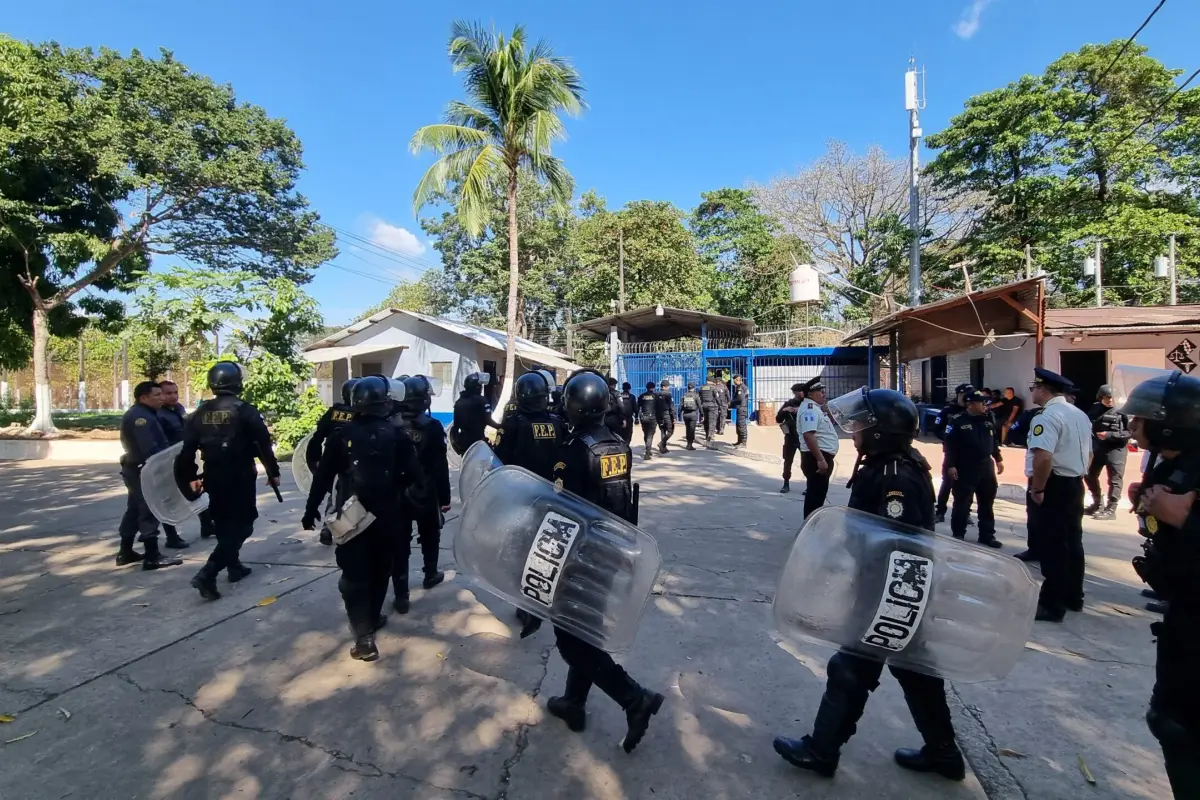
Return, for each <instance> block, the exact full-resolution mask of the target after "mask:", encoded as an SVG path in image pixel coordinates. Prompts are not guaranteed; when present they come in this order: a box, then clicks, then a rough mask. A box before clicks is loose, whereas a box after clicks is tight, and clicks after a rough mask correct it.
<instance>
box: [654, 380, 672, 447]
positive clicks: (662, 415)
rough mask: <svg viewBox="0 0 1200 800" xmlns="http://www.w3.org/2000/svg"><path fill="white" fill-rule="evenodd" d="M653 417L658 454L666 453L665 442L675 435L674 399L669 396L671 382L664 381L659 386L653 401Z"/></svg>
mask: <svg viewBox="0 0 1200 800" xmlns="http://www.w3.org/2000/svg"><path fill="white" fill-rule="evenodd" d="M654 417H655V419H657V420H658V432H659V440H658V452H660V453H665V452H667V440H668V439H670V438H671V434H673V433H675V398H674V396H673V395H672V394H671V382H670V381H668V380H664V381H663V382H662V383H661V384H660V385H659V390H658V394H657V395H656V396H655V399H654Z"/></svg>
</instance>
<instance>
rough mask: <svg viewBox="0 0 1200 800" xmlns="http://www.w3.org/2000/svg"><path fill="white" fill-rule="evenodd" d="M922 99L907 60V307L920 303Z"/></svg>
mask: <svg viewBox="0 0 1200 800" xmlns="http://www.w3.org/2000/svg"><path fill="white" fill-rule="evenodd" d="M924 105H925V102H924V98H922V97H920V94H919V92H918V91H917V65H916V59H913V58H910V59H909V60H908V72H906V73H904V108H905V109H906V110H907V111H908V151H909V156H910V163H909V170H908V227H909V229H910V230H911V231H912V244H911V245H910V250H909V261H908V304H909V306H911V307H913V308H915V307H917V306H919V305H920V304H921V187H920V177H921V121H920V119H919V118H918V117H917V113H918V112H919V111H920V110H921V109H922V108H923V107H924Z"/></svg>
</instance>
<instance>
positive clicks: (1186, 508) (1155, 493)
mask: <svg viewBox="0 0 1200 800" xmlns="http://www.w3.org/2000/svg"><path fill="white" fill-rule="evenodd" d="M1121 413H1122V414H1125V415H1127V416H1128V417H1129V418H1130V422H1131V428H1132V431H1133V438H1134V439H1135V440H1136V441H1137V443H1138V445H1139V446H1141V447H1145V448H1147V449H1149V450H1150V451H1152V452H1153V453H1154V460H1152V461H1151V467H1150V469H1149V471H1148V472H1147V473H1146V475H1145V477H1144V479H1143V483H1142V484H1141V485H1140V486H1131V487H1130V494H1131V496H1132V497H1133V498H1134V499H1135V508H1136V511H1137V514H1138V520H1139V528H1140V530H1141V533H1142V534H1143V535H1144V536H1145V537H1146V542H1145V544H1144V545H1143V547H1144V548H1145V551H1146V552H1145V555H1143V556H1138V557H1137V558H1135V559H1134V560H1133V565H1134V568H1135V569H1136V570H1137V573H1138V575H1139V576H1141V578H1142V580H1144V581H1145V582H1146V583H1148V584H1149V585H1150V588H1151V589H1153V590H1154V592H1155V593H1156V594H1157V595H1159V596H1160V597H1161V598H1163V599H1164V600H1165V601H1167V607H1166V609H1165V613H1164V615H1163V618H1162V620H1161V621H1158V622H1154V623H1152V624H1151V625H1150V630H1151V632H1152V633H1153V634H1154V635H1155V637H1156V638H1157V640H1158V643H1157V647H1158V658H1157V664H1156V667H1155V683H1154V692H1153V694H1152V695H1151V697H1150V710H1149V712H1148V713H1147V714H1146V723H1147V724H1148V725H1149V727H1150V731H1151V733H1153V734H1154V737H1155V738H1156V739H1158V742H1159V744H1160V745H1161V747H1162V751H1163V757H1164V759H1165V760H1166V766H1167V778H1168V779H1169V780H1170V782H1171V789H1172V791H1173V793H1174V795H1175V797H1178V798H1184V797H1188V798H1191V797H1200V692H1197V690H1196V676H1197V675H1198V674H1200V550H1198V549H1197V547H1196V542H1197V541H1200V508H1197V507H1196V506H1195V505H1194V500H1195V496H1196V491H1197V490H1198V489H1200V379H1197V378H1195V377H1193V376H1191V375H1184V374H1183V373H1181V372H1173V373H1171V374H1169V375H1163V376H1160V377H1155V378H1151V379H1150V380H1148V381H1145V382H1143V383H1141V384H1139V385H1138V386H1137V387H1135V388H1134V389H1133V391H1131V392H1130V393H1129V398H1128V399H1127V400H1126V402H1125V404H1124V405H1123V406H1122V407H1121Z"/></svg>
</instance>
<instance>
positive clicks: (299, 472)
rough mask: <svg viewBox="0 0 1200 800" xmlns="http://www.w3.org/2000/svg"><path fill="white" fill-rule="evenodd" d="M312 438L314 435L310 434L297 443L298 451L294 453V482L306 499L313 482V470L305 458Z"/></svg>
mask: <svg viewBox="0 0 1200 800" xmlns="http://www.w3.org/2000/svg"><path fill="white" fill-rule="evenodd" d="M313 433H316V431H313ZM312 437H313V435H312V433H310V434H308V435H307V436H305V437H304V438H303V439H301V440H300V441H298V442H296V449H295V450H293V451H292V480H294V481H295V482H296V487H297V488H298V489H299V490H300V491H301V492H302V493H303V494H304V496H305V497H308V491H309V489H311V488H312V482H313V474H312V470H310V469H309V468H308V460H307V459H306V458H305V453H307V452H308V443H309V442H311V441H312Z"/></svg>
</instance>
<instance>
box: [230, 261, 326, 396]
mask: <svg viewBox="0 0 1200 800" xmlns="http://www.w3.org/2000/svg"><path fill="white" fill-rule="evenodd" d="M252 299H253V302H254V303H255V304H256V306H257V308H259V309H261V310H263V311H266V312H267V316H266V317H265V318H260V319H250V320H246V321H244V329H243V330H242V331H241V332H240V334H241V335H240V338H241V339H242V341H243V342H244V343H245V345H246V347H247V348H248V349H249V350H250V351H251V352H254V351H257V350H259V349H261V350H262V351H264V352H266V353H270V354H271V355H273V356H275V357H276V358H278V359H279V360H281V361H283V362H284V363H286V364H287V365H288V366H289V367H290V368H291V370H292V372H293V373H294V374H295V375H296V377H298V378H304V377H307V376H308V375H311V374H312V365H311V364H309V363H308V362H307V361H305V360H304V359H303V358H301V357H300V345H301V342H302V341H303V340H304V339H306V338H307V337H309V336H311V335H312V334H314V333H317V332H319V331H321V330H323V329H324V327H325V321H324V319H322V317H321V312H320V310H319V309H318V306H317V301H316V300H314V299H313V298H311V297H309V296H308V294H307V293H305V292H304V290H303V289H301V288H300V287H299V286H297V285H296V284H295V282H294V281H291V280H289V279H288V278H282V277H281V278H271V279H270V280H267V281H263V282H260V283H257V284H256V285H255V291H254V294H253V296H252Z"/></svg>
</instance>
